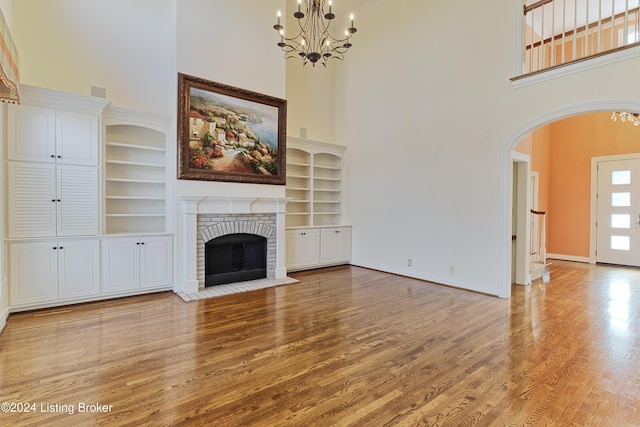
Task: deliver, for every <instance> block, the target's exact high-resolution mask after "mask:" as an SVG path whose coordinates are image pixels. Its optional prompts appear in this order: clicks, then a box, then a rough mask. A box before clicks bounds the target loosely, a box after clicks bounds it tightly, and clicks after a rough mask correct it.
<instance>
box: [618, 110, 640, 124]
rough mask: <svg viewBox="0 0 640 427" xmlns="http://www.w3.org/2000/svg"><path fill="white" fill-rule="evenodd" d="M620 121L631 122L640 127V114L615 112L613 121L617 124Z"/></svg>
mask: <svg viewBox="0 0 640 427" xmlns="http://www.w3.org/2000/svg"><path fill="white" fill-rule="evenodd" d="M618 119H620V121H621V122H629V123H633V124H634V126H640V114H638V113H629V112H627V111H622V112H620V111H614V112H613V113H612V114H611V120H613V121H614V122H617V121H618Z"/></svg>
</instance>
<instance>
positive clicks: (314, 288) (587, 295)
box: [0, 262, 640, 427]
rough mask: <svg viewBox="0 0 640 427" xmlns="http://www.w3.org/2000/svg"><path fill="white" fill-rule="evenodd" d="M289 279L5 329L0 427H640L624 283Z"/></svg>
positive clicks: (327, 274)
mask: <svg viewBox="0 0 640 427" xmlns="http://www.w3.org/2000/svg"><path fill="white" fill-rule="evenodd" d="M292 277H295V278H297V279H299V280H300V283H298V284H294V285H287V286H282V287H278V288H270V289H264V290H258V291H253V292H248V293H243V294H238V295H231V296H225V297H221V298H214V299H208V300H203V301H198V302H189V303H185V302H183V301H182V300H181V299H180V298H179V297H177V296H175V295H173V294H172V293H160V294H154V295H147V296H140V297H132V298H126V299H119V300H112V301H106V302H99V303H92V304H84V305H78V306H71V307H65V308H61V309H56V310H45V311H36V312H28V313H19V314H14V315H12V316H10V318H9V320H8V323H7V327H6V329H5V330H4V332H3V333H2V335H0V402H10V403H13V404H14V407H13V409H19V408H18V407H17V406H18V405H21V404H25V403H27V404H29V405H30V407H29V409H33V411H31V412H22V413H15V412H14V413H7V412H0V425H11V426H22V425H25V426H27V425H28V426H31V425H32V426H42V425H53V426H57V425H60V426H69V425H73V426H74V427H75V426H85V425H86V426H92V425H104V426H120V425H126V426H147V425H148V426H168V425H172V426H173V425H185V426H199V425H213V426H312V425H316V426H350V425H353V426H423V425H424V426H543V425H559V426H573V425H575V426H590V425H593V426H638V425H640V412H639V411H640V410H639V409H638V408H640V335H639V333H638V331H639V330H640V329H639V327H640V270H638V269H632V268H612V267H608V266H593V265H585V264H575V263H567V262H554V263H553V265H552V269H551V281H550V282H549V283H547V284H540V283H538V284H534V285H532V286H531V287H520V286H515V287H514V288H513V297H512V298H511V299H510V300H505V299H499V298H495V297H491V296H486V295H481V294H476V293H471V292H466V291H462V290H457V289H452V288H448V287H444V286H438V285H434V284H430V283H426V282H422V281H418V280H412V279H408V278H405V277H399V276H394V275H389V274H384V273H380V272H376V271H371V270H366V269H362V268H357V267H337V268H330V269H324V270H317V271H311V272H302V273H295V274H292ZM96 404H98V405H104V406H99V407H98V406H88V405H96ZM82 405H85V406H84V407H83V406H82ZM3 409H6V406H4V408H3ZM98 409H101V410H103V411H105V412H88V411H89V410H98ZM83 410H84V411H83ZM70 412H73V413H72V414H71V413H70Z"/></svg>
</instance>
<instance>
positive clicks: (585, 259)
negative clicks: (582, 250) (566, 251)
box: [547, 253, 590, 264]
mask: <svg viewBox="0 0 640 427" xmlns="http://www.w3.org/2000/svg"><path fill="white" fill-rule="evenodd" d="M549 258H551V259H557V260H560V261H575V262H584V263H587V264H588V263H589V262H590V260H589V257H585V256H574V255H562V254H549V253H548V254H547V262H548V261H549Z"/></svg>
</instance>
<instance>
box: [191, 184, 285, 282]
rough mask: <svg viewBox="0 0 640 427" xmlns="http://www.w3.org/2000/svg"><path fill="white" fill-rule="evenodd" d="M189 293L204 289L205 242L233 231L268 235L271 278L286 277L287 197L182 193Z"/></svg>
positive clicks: (268, 274) (268, 265) (268, 258)
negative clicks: (218, 195) (187, 194)
mask: <svg viewBox="0 0 640 427" xmlns="http://www.w3.org/2000/svg"><path fill="white" fill-rule="evenodd" d="M181 198H182V215H183V218H182V226H183V251H184V254H183V258H182V262H183V264H184V265H183V266H182V267H183V270H182V271H183V272H184V274H185V278H184V282H183V283H184V289H183V292H185V293H196V292H198V291H200V290H202V289H203V288H204V244H205V243H206V242H207V241H208V240H211V239H212V238H215V237H220V236H223V235H226V234H233V233H249V234H257V235H261V236H263V237H266V238H267V251H268V254H267V278H268V279H283V278H286V276H287V269H286V267H285V259H284V256H285V247H284V244H285V213H286V204H287V199H286V198H268V197H264V198H263V197H209V196H182V197H181Z"/></svg>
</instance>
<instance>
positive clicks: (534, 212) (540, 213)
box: [531, 209, 547, 215]
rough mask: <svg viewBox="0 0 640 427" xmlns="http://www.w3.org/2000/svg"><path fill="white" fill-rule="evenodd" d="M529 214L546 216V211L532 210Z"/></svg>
mask: <svg viewBox="0 0 640 427" xmlns="http://www.w3.org/2000/svg"><path fill="white" fill-rule="evenodd" d="M531 213H532V214H535V215H546V214H547V212H546V211H536V210H534V209H531Z"/></svg>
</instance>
